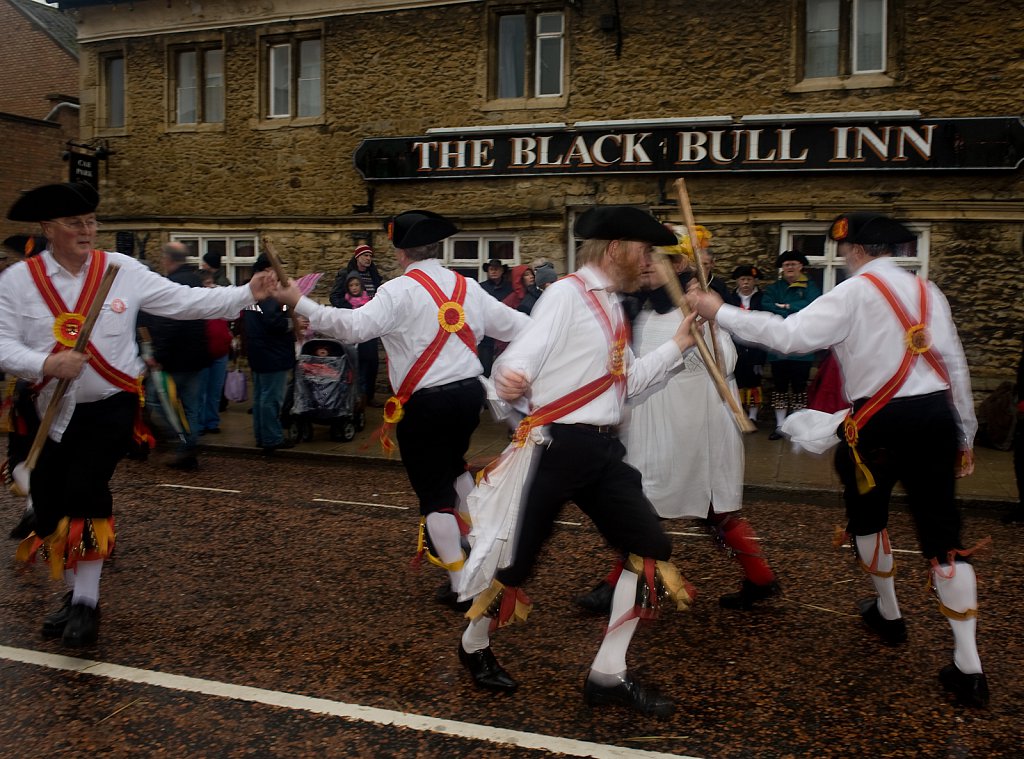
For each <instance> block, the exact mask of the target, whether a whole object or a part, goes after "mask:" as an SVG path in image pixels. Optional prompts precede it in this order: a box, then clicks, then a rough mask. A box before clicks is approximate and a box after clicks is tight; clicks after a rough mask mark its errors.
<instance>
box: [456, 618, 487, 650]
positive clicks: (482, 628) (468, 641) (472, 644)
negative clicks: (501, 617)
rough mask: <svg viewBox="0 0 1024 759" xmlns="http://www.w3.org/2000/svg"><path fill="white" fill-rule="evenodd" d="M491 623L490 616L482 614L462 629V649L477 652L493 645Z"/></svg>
mask: <svg viewBox="0 0 1024 759" xmlns="http://www.w3.org/2000/svg"><path fill="white" fill-rule="evenodd" d="M490 624H491V618H490V617H484V616H480V617H477V618H476V619H474V620H473V621H472V622H470V623H469V624H468V625H466V629H465V630H463V631H462V650H463V651H465V652H466V653H467V654H475V653H476V652H477V651H483V650H484V649H485V648H487V647H488V646H489V645H491V631H490V629H489V628H490Z"/></svg>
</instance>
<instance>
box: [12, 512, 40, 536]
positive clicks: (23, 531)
mask: <svg viewBox="0 0 1024 759" xmlns="http://www.w3.org/2000/svg"><path fill="white" fill-rule="evenodd" d="M35 528H36V513H35V511H33V510H31V509H25V511H24V512H22V515H21V521H19V522H18V524H16V525H15V526H14V529H13V530H11V535H10V536H11V538H13V539H14V540H24V539H25V538H27V537H28V536H29V535H30V534H32V531H33V530H34V529H35Z"/></svg>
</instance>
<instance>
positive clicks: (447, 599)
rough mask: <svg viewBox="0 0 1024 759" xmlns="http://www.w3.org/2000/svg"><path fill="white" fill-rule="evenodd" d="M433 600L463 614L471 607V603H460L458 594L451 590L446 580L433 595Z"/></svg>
mask: <svg viewBox="0 0 1024 759" xmlns="http://www.w3.org/2000/svg"><path fill="white" fill-rule="evenodd" d="M434 600H435V601H437V602H438V603H439V604H444V605H445V606H450V607H451V608H452V609H454V610H455V611H457V612H461V613H463V614H465V613H466V612H467V611H469V607H470V606H472V605H473V602H472V601H460V600H459V594H458V593H456V592H455V591H454V590H452V586H451V584H450V583H449V582H448V581H447V580H445V582H444V585H442V586H441V587H439V588H438V589H437V592H435V593H434Z"/></svg>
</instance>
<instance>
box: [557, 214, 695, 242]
mask: <svg viewBox="0 0 1024 759" xmlns="http://www.w3.org/2000/svg"><path fill="white" fill-rule="evenodd" d="M573 232H574V233H575V234H576V236H577V237H582V238H583V239H585V240H636V241H638V242H647V243H650V244H651V245H666V246H667V245H677V244H678V243H679V241H678V240H677V239H676V236H675V234H673V233H672V231H671V230H669V229H668V228H667V227H666V226H665V225H664V224H662V223H661V222H660V221H658V220H657V219H655V218H654V217H653V216H651V215H650V214H649V213H647V212H646V211H641V210H640V209H639V208H634V207H633V206H594V207H593V208H591V209H588V210H587V211H585V212H584V213H583V214H582V215H581V216H580V217H579V218H578V219H576V226H575V228H574V229H573Z"/></svg>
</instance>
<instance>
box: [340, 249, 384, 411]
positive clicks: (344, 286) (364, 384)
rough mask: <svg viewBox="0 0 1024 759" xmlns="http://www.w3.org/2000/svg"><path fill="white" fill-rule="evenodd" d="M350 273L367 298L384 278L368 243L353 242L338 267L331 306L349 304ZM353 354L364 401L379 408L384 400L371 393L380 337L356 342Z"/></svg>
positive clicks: (375, 381) (377, 361) (342, 306)
mask: <svg viewBox="0 0 1024 759" xmlns="http://www.w3.org/2000/svg"><path fill="white" fill-rule="evenodd" d="M352 274H356V275H358V277H359V281H360V282H361V283H362V285H363V292H364V293H365V295H366V298H367V300H371V299H372V298H373V297H374V296H375V295H376V294H377V288H378V287H380V286H381V284H382V283H383V282H384V278H383V277H381V275H380V272H379V271H378V270H377V265H376V264H375V263H374V262H373V248H371V247H370V246H369V245H359V246H357V247H356V250H355V254H354V255H353V256H352V260H351V261H349V262H348V267H347V268H346V269H345V271H344V272H340V271H339V272H338V275H337V276H336V277H335V278H334V287H333V288H332V289H331V295H330V301H331V305H332V306H334V307H335V308H353V306H352V303H351V301H349V300H348V298H347V296H348V295H350V294H351V293H350V291H349V289H348V288H349V285H350V282H351V278H352V277H351V275H352ZM356 355H357V359H358V363H359V367H358V369H359V386H360V387H361V388H362V390H363V395H364V396H365V403H366V405H367V406H372V407H374V408H382V407H383V406H384V404H383V403H381V402H380V401H378V400H377V399H376V398H375V397H374V396H375V395H376V392H377V372H378V370H379V369H380V338H379V337H374V338H372V339H370V340H367V341H366V342H363V343H359V346H358V348H357V349H356Z"/></svg>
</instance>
